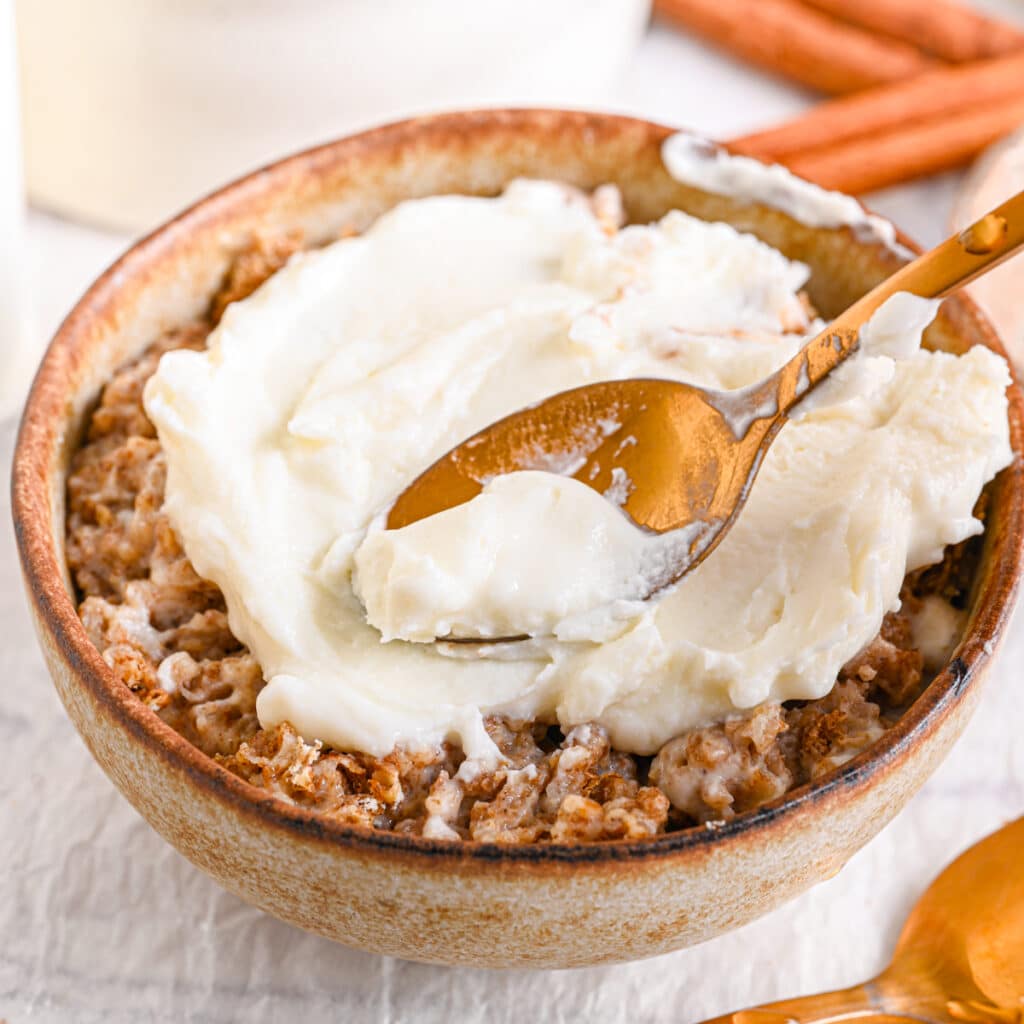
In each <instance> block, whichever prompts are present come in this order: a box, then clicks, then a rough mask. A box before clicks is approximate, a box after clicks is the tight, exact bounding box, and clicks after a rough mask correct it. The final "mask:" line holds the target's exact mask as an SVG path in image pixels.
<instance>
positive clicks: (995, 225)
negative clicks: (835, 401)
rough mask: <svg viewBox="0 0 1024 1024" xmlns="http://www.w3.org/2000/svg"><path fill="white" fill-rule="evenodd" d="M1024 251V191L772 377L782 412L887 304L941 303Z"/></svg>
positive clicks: (889, 283)
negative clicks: (896, 300) (908, 300)
mask: <svg viewBox="0 0 1024 1024" xmlns="http://www.w3.org/2000/svg"><path fill="white" fill-rule="evenodd" d="M1022 247H1024V192H1018V193H1017V195H1015V196H1014V197H1013V198H1012V199H1008V200H1007V201H1006V202H1005V203H1003V204H1001V205H1000V206H997V207H996V208H995V209H994V210H992V211H990V212H989V213H986V214H985V216H984V217H982V218H981V219H980V220H977V221H975V222H974V223H973V224H972V225H971V226H970V227H968V228H966V229H965V230H963V231H961V232H960V233H959V234H957V235H953V237H952V238H947V239H946V241H945V242H943V243H942V244H941V245H937V246H936V247H935V248H934V249H931V250H929V251H928V252H926V253H924V254H923V255H922V256H918V257H917V259H915V260H913V261H912V262H910V263H908V264H907V265H906V266H904V267H901V268H900V269H899V270H897V271H896V273H895V274H893V275H892V276H891V277H887V278H886V279H885V280H884V281H882V282H881V283H880V284H878V285H876V286H875V287H874V288H872V289H871V291H869V292H868V293H867V295H865V296H863V297H862V298H860V299H858V300H857V301H856V302H855V303H854V304H853V305H852V306H850V308H849V309H847V310H846V311H845V312H843V313H840V315H839V316H837V317H836V318H835V320H833V321H832V322H831V323H830V324H829V325H828V327H826V328H825V330H823V331H822V332H821V333H820V334H819V335H818V336H817V337H816V338H813V339H812V340H811V341H809V342H808V343H807V345H805V346H804V348H802V349H801V350H800V351H799V352H798V353H797V354H796V355H795V356H794V357H793V358H792V359H791V360H790V361H789V362H788V363H787V364H786V365H785V366H783V367H782V369H780V370H779V371H778V373H777V374H775V375H774V378H773V385H772V386H773V387H775V388H777V392H776V393H777V394H778V412H779V414H785V413H786V412H787V411H788V410H789V409H790V407H791V406H792V405H793V404H794V403H795V402H797V401H798V400H799V399H800V398H802V397H803V396H804V395H805V394H806V393H807V392H808V391H809V390H810V389H811V388H813V387H814V386H815V385H816V384H817V383H818V382H819V381H820V380H822V379H823V378H824V377H825V376H827V375H828V374H829V373H830V372H831V371H832V370H833V369H835V367H836V366H837V365H838V364H839V363H841V362H842V361H843V360H844V359H845V358H846V357H847V356H848V355H850V353H851V352H853V350H854V349H855V348H856V347H857V343H858V341H859V338H860V330H861V328H862V327H863V326H864V324H865V323H867V321H868V320H869V319H870V318H871V316H872V315H873V314H874V313H875V312H876V311H877V310H878V307H879V306H881V305H882V303H883V302H885V301H886V300H887V299H889V298H891V297H892V296H893V295H895V294H896V293H897V292H910V293H911V294H912V295H918V296H920V297H921V298H924V299H941V298H944V297H945V296H947V295H949V294H951V293H952V292H955V291H956V290H957V289H958V288H961V287H963V286H964V285H965V284H968V283H970V282H971V281H973V280H974V279H975V278H976V277H978V276H980V275H981V274H983V273H985V271H987V270H990V269H991V268H992V267H995V266H997V265H998V264H1000V263H1002V262H1003V260H1007V259H1009V258H1010V257H1011V256H1013V255H1014V254H1015V253H1016V252H1018V251H1019V250H1020V249H1021V248H1022Z"/></svg>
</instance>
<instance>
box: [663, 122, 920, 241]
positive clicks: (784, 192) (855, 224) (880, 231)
mask: <svg viewBox="0 0 1024 1024" xmlns="http://www.w3.org/2000/svg"><path fill="white" fill-rule="evenodd" d="M661 157H662V160H663V162H664V164H665V168H666V169H667V170H668V172H669V174H671V175H672V177H673V178H675V179H676V181H679V182H682V183H683V184H684V185H692V186H693V187H694V188H699V189H702V190H703V191H705V192H712V193H714V194H715V195H723V196H730V197H731V198H733V199H739V200H741V201H744V202H752V203H762V204H763V205H764V206H771V207H773V208H774V209H776V210H781V211H782V212H783V213H786V214H788V215H789V216H790V217H792V218H793V219H794V220H798V221H800V223H801V224H808V225H811V226H814V227H822V228H838V227H849V228H852V229H853V231H854V232H855V233H857V234H858V235H860V236H862V237H867V238H874V239H876V240H877V241H879V242H882V243H884V244H885V245H887V246H889V247H890V248H893V249H897V248H898V249H899V250H900V251H904V250H903V247H902V246H897V242H896V231H895V229H894V228H893V226H892V224H890V223H889V221H887V220H885V219H884V218H882V217H878V216H876V215H874V214H870V213H868V212H867V211H866V210H865V209H864V207H863V206H861V205H860V203H858V202H857V200H856V199H854V198H853V196H848V195H845V194H844V193H842V192H832V191H829V190H828V189H824V188H821V187H820V186H819V185H815V184H812V183H811V182H809V181H804V179H803V178H798V177H797V176H796V175H795V174H793V172H792V171H789V170H787V169H786V168H785V167H783V166H782V165H781V164H763V163H761V161H760V160H754V159H752V158H751V157H746V156H733V155H731V154H729V153H727V152H726V151H725V150H724V149H722V148H721V147H720V146H718V145H716V144H715V143H714V142H712V141H711V140H710V139H705V138H703V137H701V136H700V135H691V134H689V133H688V132H678V133H677V134H675V135H671V136H669V138H667V139H666V140H665V142H664V144H663V146H662V151H661Z"/></svg>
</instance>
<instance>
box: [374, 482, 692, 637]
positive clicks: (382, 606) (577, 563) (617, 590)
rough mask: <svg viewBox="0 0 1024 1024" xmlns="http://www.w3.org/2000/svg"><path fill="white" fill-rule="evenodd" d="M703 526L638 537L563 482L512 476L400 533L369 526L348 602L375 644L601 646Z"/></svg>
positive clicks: (587, 492)
mask: <svg viewBox="0 0 1024 1024" xmlns="http://www.w3.org/2000/svg"><path fill="white" fill-rule="evenodd" d="M614 486H615V485H614V484H613V487H614ZM623 486H626V485H625V484H624V485H623ZM702 526H703V524H694V526H693V527H691V528H689V529H684V530H674V531H671V532H670V533H667V534H662V535H659V534H654V533H650V532H648V531H645V530H639V529H637V527H636V526H635V525H634V524H633V522H632V520H630V519H629V518H628V517H627V516H626V515H625V514H624V513H623V512H622V511H621V510H620V509H619V508H618V507H617V505H616V504H615V503H613V502H612V501H609V500H608V498H607V497H605V496H603V495H601V494H598V493H597V491H595V490H592V489H591V488H590V487H587V486H586V484H583V483H580V482H579V481H577V480H574V479H572V478H571V477H564V476H555V475H554V474H552V473H541V472H521V473H510V474H508V475H507V476H500V477H497V478H496V479H495V480H492V481H491V482H490V483H488V484H487V486H486V487H485V488H484V490H483V492H482V493H481V494H480V495H479V496H478V497H477V498H474V499H473V500H472V501H470V502H467V503H465V504H463V505H457V506H455V507H454V508H451V509H448V510H446V511H444V512H441V513H439V514H437V515H434V516H430V517H428V518H427V519H422V520H420V521H419V522H417V523H413V524H412V525H411V526H407V527H405V528H404V529H401V530H385V529H384V528H383V525H382V524H376V525H375V526H374V527H373V528H371V530H370V533H369V534H368V536H367V538H366V540H365V541H364V542H363V544H362V545H361V546H360V547H359V549H358V550H357V552H356V556H355V564H356V577H355V586H356V592H357V594H358V595H359V597H360V598H361V599H362V601H363V604H364V605H365V606H366V618H367V621H368V622H370V624H371V625H373V626H375V627H376V628H377V629H379V630H380V632H381V636H382V637H383V639H384V640H392V639H395V638H396V637H397V638H400V639H403V640H411V641H419V642H427V641H432V640H434V639H436V638H437V637H446V636H449V635H451V636H454V637H459V638H472V637H480V638H486V637H511V636H520V635H522V634H528V635H530V636H546V635H553V636H555V637H557V638H559V639H563V640H589V641H600V640H603V639H606V638H607V637H608V636H609V635H611V634H612V633H613V632H614V631H615V629H616V624H617V623H619V622H621V621H622V620H624V619H631V618H635V617H636V616H637V615H638V614H640V613H642V612H643V610H644V609H643V606H642V605H640V604H638V602H642V601H643V600H644V599H645V598H646V597H648V596H649V595H650V593H651V591H652V590H654V589H655V588H656V587H657V585H658V583H659V581H662V580H665V579H666V578H667V577H668V576H670V575H671V573H672V569H673V567H674V566H675V565H676V564H678V563H681V562H684V561H686V560H687V559H688V555H689V551H690V545H691V542H693V541H694V540H697V539H698V538H699V536H700V534H701V533H702Z"/></svg>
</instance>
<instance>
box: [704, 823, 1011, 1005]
mask: <svg viewBox="0 0 1024 1024" xmlns="http://www.w3.org/2000/svg"><path fill="white" fill-rule="evenodd" d="M854 1018H856V1019H857V1020H860V1021H863V1022H864V1024H877V1022H880V1021H891V1022H901V1024H902V1022H904V1021H906V1022H909V1021H911V1020H914V1021H917V1022H918V1024H920V1022H921V1021H936V1022H948V1024H952V1022H965V1021H966V1022H974V1024H1020V1022H1021V1021H1024V818H1018V819H1017V820H1016V821H1015V822H1013V823H1011V824H1009V825H1007V826H1006V827H1005V828H1002V829H1000V830H999V831H998V832H996V833H995V834H994V835H991V836H989V837H988V838H987V839H983V840H982V841H981V842H980V843H978V844H977V845H976V846H972V847H971V848H970V849H969V850H968V851H967V852H966V853H965V854H963V855H962V856H961V857H959V858H958V859H957V860H955V861H953V863H952V864H951V865H950V866H949V867H948V868H946V870H945V871H943V872H942V874H941V875H939V877H938V878H937V879H935V881H934V882H932V884H931V886H930V887H929V889H928V890H927V892H925V894H924V895H923V896H922V897H921V899H920V900H919V901H918V903H917V905H916V906H915V907H914V909H913V910H912V911H911V914H910V917H909V918H908V919H907V923H906V924H905V925H904V926H903V931H902V932H901V933H900V938H899V941H898V942H897V944H896V952H895V953H894V954H893V958H892V963H891V964H890V965H889V966H888V967H887V968H886V969H885V970H884V971H883V972H882V973H881V974H880V975H879V976H878V977H877V978H875V979H874V980H873V981H869V982H866V983H865V984H863V985H857V986H856V987H854V988H848V989H843V990H842V991H839V992H825V993H822V994H820V995H813V996H804V997H803V998H801V999H786V1000H783V1001H782V1002H778V1003H768V1004H766V1005H764V1006H758V1007H756V1008H753V1009H749V1010H739V1011H738V1012H736V1013H730V1014H726V1015H725V1016H724V1017H716V1018H715V1019H714V1020H712V1021H707V1022H705V1024H813V1022H825V1021H848V1020H853V1019H854Z"/></svg>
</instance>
